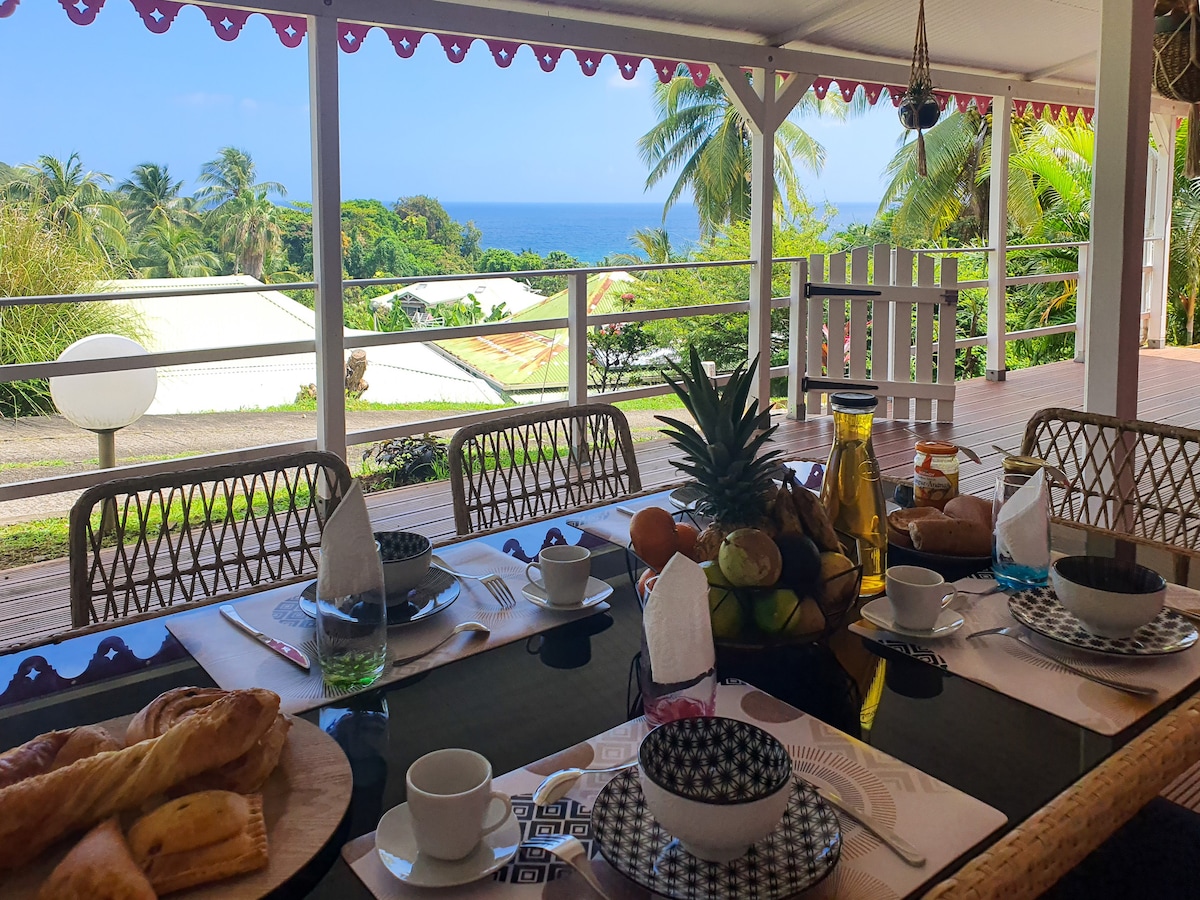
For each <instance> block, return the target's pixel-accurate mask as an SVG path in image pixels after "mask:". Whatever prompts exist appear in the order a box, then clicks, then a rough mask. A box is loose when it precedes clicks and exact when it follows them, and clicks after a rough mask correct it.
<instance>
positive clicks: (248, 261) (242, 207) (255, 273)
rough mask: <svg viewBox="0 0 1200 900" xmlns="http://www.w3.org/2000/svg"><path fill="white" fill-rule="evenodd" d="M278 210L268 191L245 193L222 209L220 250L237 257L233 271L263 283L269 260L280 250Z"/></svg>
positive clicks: (222, 206) (224, 205)
mask: <svg viewBox="0 0 1200 900" xmlns="http://www.w3.org/2000/svg"><path fill="white" fill-rule="evenodd" d="M277 212H278V207H277V206H275V204H274V203H272V202H271V201H270V200H269V199H268V198H267V192H266V191H246V192H244V193H242V194H239V195H238V196H237V197H235V198H234V199H232V200H228V201H226V202H225V203H223V204H222V205H221V206H220V208H219V218H218V225H219V229H220V230H219V235H220V240H221V246H222V248H223V249H225V250H226V251H228V252H231V253H233V256H234V271H235V273H236V272H245V273H246V274H247V275H249V276H251V277H252V278H256V279H258V280H259V281H261V280H262V276H263V269H264V267H265V265H266V261H267V258H268V257H269V256H270V254H271V253H272V252H275V251H277V250H278V249H279V247H280V246H281V240H280V238H281V236H282V234H281V232H280V229H279V222H278V215H277Z"/></svg>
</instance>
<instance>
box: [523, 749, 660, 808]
mask: <svg viewBox="0 0 1200 900" xmlns="http://www.w3.org/2000/svg"><path fill="white" fill-rule="evenodd" d="M636 765H637V757H634V758H633V759H627V760H625V762H623V763H621V764H620V765H616V766H608V767H607V768H604V769H562V770H561V771H558V772H555V773H554V774H553V775H548V776H546V780H545V781H543V782H542V783H541V784H539V785H538V786H537V789H536V790H535V791H534V792H533V802H534V805H535V806H547V805H549V804H551V803H555V802H557V801H559V800H561V799H562V798H563V797H565V796H567V791H569V790H571V786H572V785H574V784H575V782H576V781H578V780H579V779H580V778H582V777H583V776H584V775H592V774H594V773H597V772H599V773H604V772H620V771H621V770H622V769H628V768H629V767H630V766H636Z"/></svg>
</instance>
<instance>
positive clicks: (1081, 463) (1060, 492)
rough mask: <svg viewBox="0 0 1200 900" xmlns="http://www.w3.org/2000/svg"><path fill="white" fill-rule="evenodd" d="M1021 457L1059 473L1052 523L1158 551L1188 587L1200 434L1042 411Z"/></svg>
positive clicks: (1199, 520)
mask: <svg viewBox="0 0 1200 900" xmlns="http://www.w3.org/2000/svg"><path fill="white" fill-rule="evenodd" d="M1021 452H1022V453H1023V454H1027V455H1031V456H1039V457H1041V458H1042V459H1045V460H1046V461H1047V462H1050V463H1053V464H1054V465H1056V466H1058V467H1059V468H1060V469H1062V470H1063V472H1064V473H1065V474H1066V476H1067V479H1068V481H1069V482H1070V486H1069V487H1067V488H1060V487H1058V486H1052V487H1051V506H1052V515H1053V518H1054V521H1055V522H1057V523H1059V524H1065V525H1069V526H1073V527H1076V528H1081V529H1083V530H1085V531H1087V532H1090V533H1093V534H1103V535H1109V536H1111V537H1115V538H1117V539H1118V540H1121V541H1128V542H1130V543H1134V544H1142V545H1145V546H1150V547H1156V548H1159V549H1161V550H1165V551H1167V552H1169V553H1170V554H1171V555H1172V557H1173V558H1174V561H1175V572H1174V578H1173V580H1174V581H1176V582H1177V583H1179V584H1186V583H1187V576H1188V567H1189V563H1190V561H1191V559H1193V558H1196V557H1200V504H1198V503H1197V495H1198V494H1200V490H1198V488H1200V431H1192V430H1191V429H1187V428H1177V427H1175V426H1173V425H1161V424H1159V423H1157V422H1143V421H1138V420H1133V421H1129V420H1125V419H1118V418H1114V417H1113V416H1101V415H1097V414H1095V413H1085V412H1079V411H1077V410H1072V409H1043V410H1041V411H1040V412H1038V413H1037V414H1035V415H1034V416H1033V418H1031V419H1030V420H1029V423H1028V424H1027V425H1026V426H1025V439H1024V441H1023V442H1022V445H1021Z"/></svg>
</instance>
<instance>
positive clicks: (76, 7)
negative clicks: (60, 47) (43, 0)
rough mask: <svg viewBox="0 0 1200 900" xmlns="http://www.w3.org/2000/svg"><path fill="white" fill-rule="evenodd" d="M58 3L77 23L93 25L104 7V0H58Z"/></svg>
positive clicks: (69, 17)
mask: <svg viewBox="0 0 1200 900" xmlns="http://www.w3.org/2000/svg"><path fill="white" fill-rule="evenodd" d="M58 4H59V6H61V7H62V8H63V12H65V13H66V14H67V18H68V19H70V20H71V21H72V22H74V23H75V24H76V25H91V24H92V23H93V22H95V21H96V16H98V15H99V14H100V10H102V9H103V8H104V0H58Z"/></svg>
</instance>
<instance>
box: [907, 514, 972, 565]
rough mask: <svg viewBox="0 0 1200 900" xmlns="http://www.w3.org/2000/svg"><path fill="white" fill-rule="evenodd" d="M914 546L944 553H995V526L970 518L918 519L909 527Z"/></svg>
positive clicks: (951, 554)
mask: <svg viewBox="0 0 1200 900" xmlns="http://www.w3.org/2000/svg"><path fill="white" fill-rule="evenodd" d="M908 536H909V537H910V538H911V539H912V543H913V546H914V547H915V548H916V549H918V550H922V551H924V552H926V553H940V554H942V555H944V556H987V555H988V554H990V553H991V552H992V529H990V528H988V527H987V526H986V525H984V524H982V523H980V522H973V521H968V520H966V519H952V518H949V517H948V516H943V517H942V518H940V519H934V518H928V519H918V520H917V521H915V522H912V523H910V524H909V526H908Z"/></svg>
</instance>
